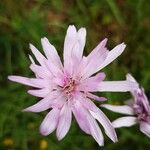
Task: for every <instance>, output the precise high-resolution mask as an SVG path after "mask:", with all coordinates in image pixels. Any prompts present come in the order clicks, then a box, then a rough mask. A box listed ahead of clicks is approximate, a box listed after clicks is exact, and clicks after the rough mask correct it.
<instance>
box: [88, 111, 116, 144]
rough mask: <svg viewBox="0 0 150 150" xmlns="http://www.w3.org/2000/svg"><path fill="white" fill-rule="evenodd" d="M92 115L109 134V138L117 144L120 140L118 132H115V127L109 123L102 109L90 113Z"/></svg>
mask: <svg viewBox="0 0 150 150" xmlns="http://www.w3.org/2000/svg"><path fill="white" fill-rule="evenodd" d="M90 113H91V114H92V116H93V117H94V118H95V119H97V120H98V121H99V122H100V124H101V125H102V126H103V128H104V129H105V133H106V134H107V136H108V137H109V138H110V139H111V140H112V141H113V142H117V141H118V139H117V135H116V132H115V130H114V128H113V126H112V123H111V122H110V121H109V119H108V118H107V117H106V115H105V114H104V113H103V112H102V111H101V110H100V109H97V112H96V111H95V112H94V111H90Z"/></svg>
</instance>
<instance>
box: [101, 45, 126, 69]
mask: <svg viewBox="0 0 150 150" xmlns="http://www.w3.org/2000/svg"><path fill="white" fill-rule="evenodd" d="M125 47H126V45H125V44H124V43H122V44H119V45H117V46H116V47H115V48H113V49H112V50H111V51H110V52H109V53H108V56H107V57H106V59H105V61H104V62H103V63H102V64H101V66H100V67H99V70H101V69H103V68H104V67H105V66H107V65H108V64H110V63H111V62H112V61H114V60H115V59H116V58H117V57H118V56H120V55H121V54H122V52H123V51H124V49H125Z"/></svg>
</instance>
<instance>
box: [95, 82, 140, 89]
mask: <svg viewBox="0 0 150 150" xmlns="http://www.w3.org/2000/svg"><path fill="white" fill-rule="evenodd" d="M136 88H137V85H136V84H134V82H131V81H102V82H100V83H99V87H98V89H97V90H98V91H100V92H104V91H111V92H127V91H131V90H132V89H136Z"/></svg>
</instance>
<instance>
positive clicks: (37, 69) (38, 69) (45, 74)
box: [30, 64, 52, 78]
mask: <svg viewBox="0 0 150 150" xmlns="http://www.w3.org/2000/svg"><path fill="white" fill-rule="evenodd" d="M30 69H31V70H32V71H33V72H34V73H35V75H36V76H38V77H40V78H51V77H52V74H51V72H50V71H49V70H48V69H46V68H44V67H42V66H39V65H36V64H31V65H30Z"/></svg>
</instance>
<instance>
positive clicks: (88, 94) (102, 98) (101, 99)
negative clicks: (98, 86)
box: [86, 93, 107, 102]
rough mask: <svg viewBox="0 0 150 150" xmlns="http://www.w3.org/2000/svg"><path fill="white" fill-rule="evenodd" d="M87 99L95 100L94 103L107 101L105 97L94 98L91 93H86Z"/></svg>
mask: <svg viewBox="0 0 150 150" xmlns="http://www.w3.org/2000/svg"><path fill="white" fill-rule="evenodd" d="M86 95H87V97H88V98H90V99H91V100H96V101H100V102H102V101H106V100H107V99H106V98H105V97H99V96H96V95H94V94H92V93H86Z"/></svg>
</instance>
